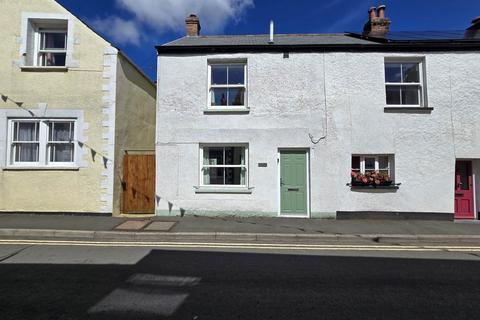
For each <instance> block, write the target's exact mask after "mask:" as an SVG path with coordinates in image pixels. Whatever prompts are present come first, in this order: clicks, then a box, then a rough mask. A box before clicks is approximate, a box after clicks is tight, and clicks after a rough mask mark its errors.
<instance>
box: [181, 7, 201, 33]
mask: <svg viewBox="0 0 480 320" xmlns="http://www.w3.org/2000/svg"><path fill="white" fill-rule="evenodd" d="M185 25H186V27H187V36H188V37H198V36H199V35H200V30H201V29H202V27H201V26H200V19H199V18H198V16H197V15H196V14H194V13H192V14H190V15H189V16H188V17H187V18H186V19H185Z"/></svg>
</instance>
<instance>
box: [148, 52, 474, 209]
mask: <svg viewBox="0 0 480 320" xmlns="http://www.w3.org/2000/svg"><path fill="white" fill-rule="evenodd" d="M392 57H395V58H420V59H422V60H423V61H424V68H425V75H424V80H425V89H426V97H427V101H428V102H427V104H428V105H427V106H428V107H429V108H433V110H432V111H431V112H405V111H395V112H385V110H384V108H385V107H386V93H385V73H384V63H385V59H386V58H387V59H388V58H392ZM479 58H480V55H479V54H478V53H475V52H416V53H404V52H402V53H391V52H349V53H345V52H343V53H342V52H326V53H323V52H318V53H295V52H291V53H290V55H289V58H284V55H283V53H236V54H209V55H207V54H191V55H188V54H175V55H167V54H164V55H160V56H159V58H158V96H157V143H156V156H157V182H156V183H157V214H159V215H178V214H181V213H185V214H204V215H224V214H234V215H239V216H241V215H259V216H276V215H278V212H279V170H278V151H279V149H281V148H302V149H306V150H308V151H309V185H310V191H309V206H310V212H311V214H310V216H311V217H334V216H335V213H336V212H337V211H394V212H438V213H453V211H454V183H455V181H454V180H455V161H456V159H472V160H473V159H480V139H479V137H480V124H479V123H480V91H479V90H478V88H480V76H478V75H479V74H480V63H479V61H480V60H479ZM222 59H227V61H228V59H230V60H231V59H236V60H239V59H246V61H247V77H248V83H247V95H248V97H247V101H248V103H247V104H248V108H249V112H248V113H213V114H212V113H205V112H204V111H205V109H206V108H207V101H208V98H207V95H208V80H207V79H208V64H209V61H212V60H215V61H218V60H222ZM322 137H324V139H320V138H322ZM319 139H320V141H319V142H318V143H317V144H315V143H314V142H317V141H318V140H319ZM203 143H224V144H229V143H243V144H248V149H249V155H248V164H249V167H248V172H249V174H248V187H249V189H250V191H251V193H243V194H232V193H221V192H220V193H205V194H204V193H196V190H197V189H196V188H197V187H198V186H199V181H200V180H199V179H200V172H199V171H200V168H199V162H200V159H199V148H200V145H201V144H203ZM352 154H391V155H394V163H395V164H394V176H395V182H396V183H401V185H400V186H399V188H398V189H391V190H352V189H351V188H350V187H349V186H347V183H349V182H350V172H351V156H352ZM259 163H267V166H266V167H259V165H258V164H259ZM479 165H480V161H474V162H473V171H474V174H475V173H476V175H475V184H476V189H477V190H479V189H480V188H479V186H478V181H479V180H478V177H479V176H480V175H479V173H480V168H479ZM476 198H477V203H479V201H478V198H479V197H478V192H477V196H476ZM479 205H480V203H479V204H478V205H477V207H478V206H479ZM477 211H478V210H477V209H475V212H477Z"/></svg>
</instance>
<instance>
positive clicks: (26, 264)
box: [0, 244, 480, 320]
mask: <svg viewBox="0 0 480 320" xmlns="http://www.w3.org/2000/svg"><path fill="white" fill-rule="evenodd" d="M225 251H231V252H225ZM477 254H478V253H468V252H466V253H449V252H421V251H412V252H409V251H396V252H389V251H383V252H380V251H378V252H377V251H371V252H369V251H361V252H360V251H353V250H352V251H348V250H342V251H328V252H327V251H315V252H312V251H309V252H307V251H305V252H302V251H272V250H270V251H267V250H239V249H236V250H226V249H225V248H224V249H222V251H219V250H214V249H208V250H197V249H185V248H184V249H181V250H177V249H174V248H170V249H158V248H144V247H126V248H119V247H95V246H42V245H35V246H30V245H25V244H23V245H0V261H1V262H0V319H2V320H3V319H48V320H52V319H197V320H203V319H222V320H223V319H248V320H250V319H289V320H290V319H409V320H411V319H469V320H472V319H478V318H479V316H480V305H479V304H480V258H479V256H478V255H477Z"/></svg>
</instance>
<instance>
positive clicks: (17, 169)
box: [2, 166, 80, 171]
mask: <svg viewBox="0 0 480 320" xmlns="http://www.w3.org/2000/svg"><path fill="white" fill-rule="evenodd" d="M2 170H3V171H79V170H80V167H20V166H19V167H14V166H11V167H6V168H3V169H2Z"/></svg>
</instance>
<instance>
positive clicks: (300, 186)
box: [280, 150, 308, 217]
mask: <svg viewBox="0 0 480 320" xmlns="http://www.w3.org/2000/svg"><path fill="white" fill-rule="evenodd" d="M307 192H308V190H307V152H306V151H304V150H285V151H280V214H281V215H288V216H302V217H305V216H307V215H308V210H307Z"/></svg>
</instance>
